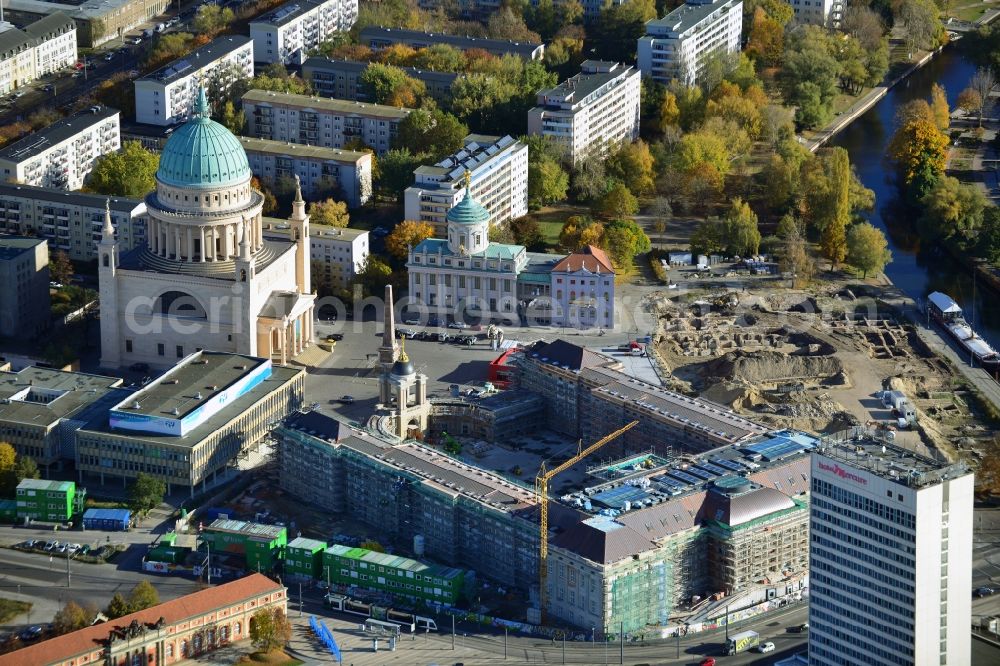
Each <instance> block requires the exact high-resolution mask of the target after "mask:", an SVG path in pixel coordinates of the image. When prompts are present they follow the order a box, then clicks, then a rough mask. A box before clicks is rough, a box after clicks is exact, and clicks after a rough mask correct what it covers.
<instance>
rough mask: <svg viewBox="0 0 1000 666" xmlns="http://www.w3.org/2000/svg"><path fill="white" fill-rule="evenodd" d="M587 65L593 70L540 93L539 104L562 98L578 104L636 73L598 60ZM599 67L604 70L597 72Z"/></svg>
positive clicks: (615, 64) (567, 101)
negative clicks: (614, 82) (608, 84)
mask: <svg viewBox="0 0 1000 666" xmlns="http://www.w3.org/2000/svg"><path fill="white" fill-rule="evenodd" d="M585 64H589V65H591V67H592V69H591V70H584V71H582V72H580V73H579V74H574V75H573V76H571V77H570V78H568V79H566V80H565V81H563V82H562V83H560V84H559V85H557V86H556V87H554V88H549V89H548V90H541V91H539V92H538V103H539V104H542V103H543V100H542V98H543V97H562V98H564V99H565V103H566V104H576V103H577V102H579V101H580V100H582V99H584V98H586V97H587V96H588V95H590V94H591V93H592V92H594V91H595V90H598V89H599V88H600V87H601V86H603V85H606V84H607V83H609V82H611V81H614V80H615V79H618V78H621V77H622V76H623V75H627V74H628V73H629V72H634V71H635V69H634V68H632V67H627V66H624V65H618V64H617V63H609V62H601V61H596V60H588V61H587V62H586V63H585ZM599 67H601V68H602V69H600V70H597V68H599ZM604 69H608V70H611V71H604ZM595 70H597V71H595Z"/></svg>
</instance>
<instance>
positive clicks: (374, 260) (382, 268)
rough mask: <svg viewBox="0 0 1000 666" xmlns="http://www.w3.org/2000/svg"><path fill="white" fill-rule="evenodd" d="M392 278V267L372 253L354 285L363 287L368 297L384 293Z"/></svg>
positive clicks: (357, 275) (366, 258) (355, 279)
mask: <svg viewBox="0 0 1000 666" xmlns="http://www.w3.org/2000/svg"><path fill="white" fill-rule="evenodd" d="M396 226H399V225H396ZM386 238H387V239H388V237H386ZM391 276H392V266H390V265H389V264H388V263H387V262H386V261H385V260H384V259H383V258H381V257H379V256H378V255H376V254H374V253H370V254H369V255H368V256H367V257H365V260H364V262H363V263H362V264H361V270H359V271H358V272H357V274H356V275H355V276H354V283H355V284H357V285H360V286H361V288H362V290H363V291H364V293H365V295H366V296H372V295H374V294H381V293H382V292H383V289H384V287H385V284H386V283H387V282H389V278H390V277H391Z"/></svg>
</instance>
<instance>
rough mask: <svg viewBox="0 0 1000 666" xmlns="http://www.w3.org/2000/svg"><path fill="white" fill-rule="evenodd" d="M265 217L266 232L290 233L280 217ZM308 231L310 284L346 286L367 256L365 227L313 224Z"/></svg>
mask: <svg viewBox="0 0 1000 666" xmlns="http://www.w3.org/2000/svg"><path fill="white" fill-rule="evenodd" d="M264 221H265V223H266V224H267V227H266V229H265V233H266V234H267V235H275V236H285V237H287V236H289V235H290V234H291V228H290V227H289V226H288V224H286V223H284V222H283V221H282V220H277V219H273V218H264ZM310 231H311V234H310V236H309V247H310V249H309V259H310V263H309V268H310V270H311V271H312V273H311V275H312V284H313V286H315V287H317V288H318V287H319V286H320V284H323V283H325V284H328V285H329V286H331V287H333V288H334V289H349V288H350V286H351V284H352V281H353V280H354V277H355V276H356V275H357V274H358V272H359V271H361V268H362V267H363V266H364V263H365V258H367V257H368V252H369V248H370V246H369V240H368V230H367V229H351V228H349V227H330V226H327V225H325V224H312V225H310Z"/></svg>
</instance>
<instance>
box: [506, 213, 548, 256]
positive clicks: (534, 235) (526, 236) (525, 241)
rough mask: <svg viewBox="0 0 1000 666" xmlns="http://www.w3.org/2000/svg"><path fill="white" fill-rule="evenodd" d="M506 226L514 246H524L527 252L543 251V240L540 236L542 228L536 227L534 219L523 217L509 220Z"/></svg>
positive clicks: (536, 222)
mask: <svg viewBox="0 0 1000 666" xmlns="http://www.w3.org/2000/svg"><path fill="white" fill-rule="evenodd" d="M507 226H508V227H509V228H510V231H511V235H512V236H513V238H514V242H515V243H516V244H518V245H523V246H525V247H526V248H527V249H528V251H529V252H544V251H545V238H544V237H543V236H542V228H541V227H540V226H539V225H538V221H537V220H536V219H535V218H533V217H531V216H529V215H524V216H522V217H518V218H515V219H513V220H511V221H510V222H509V223H508V224H507Z"/></svg>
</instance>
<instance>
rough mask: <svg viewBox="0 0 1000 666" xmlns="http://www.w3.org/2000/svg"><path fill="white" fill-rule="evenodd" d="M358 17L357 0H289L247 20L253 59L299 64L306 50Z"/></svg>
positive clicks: (349, 25)
mask: <svg viewBox="0 0 1000 666" xmlns="http://www.w3.org/2000/svg"><path fill="white" fill-rule="evenodd" d="M357 20H358V0H293V1H292V2H287V3H285V4H283V5H281V6H280V7H278V8H277V9H275V10H274V11H273V12H270V13H269V14H265V15H264V16H261V17H258V18H256V19H254V20H253V21H251V22H250V37H251V39H253V45H254V46H253V53H254V59H255V60H256V61H257V62H266V63H273V62H280V63H284V64H286V65H291V64H301V63H302V61H303V60H305V57H306V55H305V54H306V53H308V52H309V51H311V50H313V49H315V48H316V47H317V46H319V45H320V44H321V43H322V42H325V41H326V40H328V39H329V38H330V37H332V36H333V34H334V33H337V32H346V31H347V30H350V28H351V26H352V25H354V22H355V21H357Z"/></svg>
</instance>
